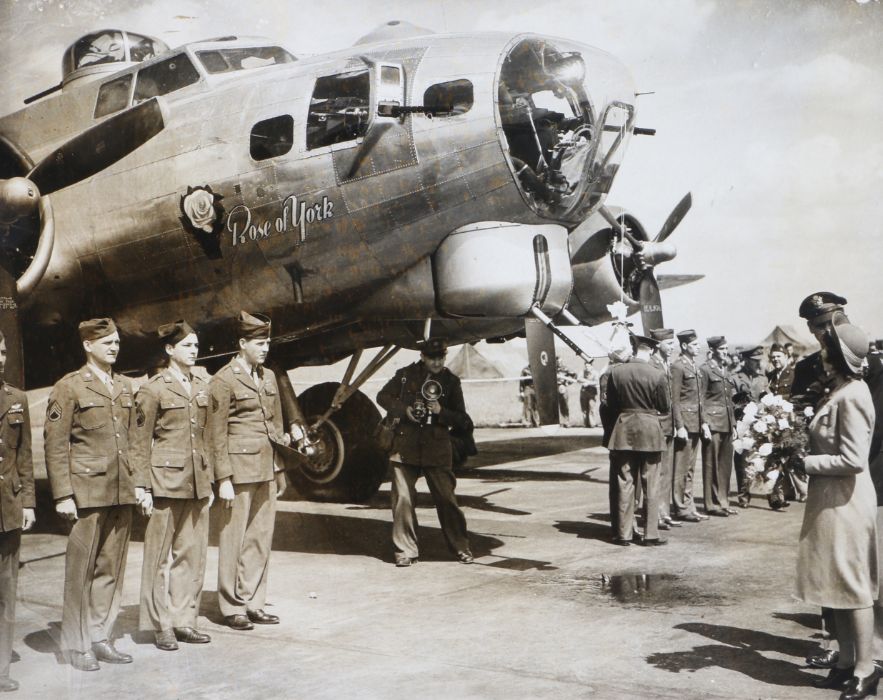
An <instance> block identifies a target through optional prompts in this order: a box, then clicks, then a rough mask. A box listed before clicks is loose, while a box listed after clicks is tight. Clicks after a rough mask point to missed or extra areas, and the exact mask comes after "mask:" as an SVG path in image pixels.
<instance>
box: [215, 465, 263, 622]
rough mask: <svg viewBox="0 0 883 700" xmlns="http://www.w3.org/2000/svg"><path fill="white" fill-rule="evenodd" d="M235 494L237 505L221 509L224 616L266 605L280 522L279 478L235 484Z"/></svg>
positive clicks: (220, 587)
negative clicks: (275, 530) (275, 527)
mask: <svg viewBox="0 0 883 700" xmlns="http://www.w3.org/2000/svg"><path fill="white" fill-rule="evenodd" d="M233 493H234V498H233V507H232V508H225V507H223V505H222V507H221V509H220V510H221V518H220V520H221V532H220V535H219V537H218V605H219V606H220V608H221V614H222V615H224V616H229V615H244V614H245V613H246V611H247V610H260V609H261V608H263V607H264V604H265V603H266V601H267V572H268V570H269V568H270V550H271V547H272V543H273V527H274V525H275V522H276V482H275V480H274V481H261V482H258V483H253V484H233Z"/></svg>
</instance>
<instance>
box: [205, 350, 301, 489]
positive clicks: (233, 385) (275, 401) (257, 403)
mask: <svg viewBox="0 0 883 700" xmlns="http://www.w3.org/2000/svg"><path fill="white" fill-rule="evenodd" d="M209 389H210V392H211V404H212V406H211V409H212V411H211V415H210V417H209V421H208V426H209V444H210V445H211V447H210V457H209V459H210V460H211V462H212V465H213V466H214V476H215V480H216V481H220V480H221V479H226V478H228V477H232V479H233V483H234V484H251V483H257V482H262V481H271V480H272V479H273V478H274V458H273V445H274V443H277V442H278V443H280V444H282V441H283V436H284V434H285V430H284V428H283V426H282V403H281V401H280V399H279V385H278V384H277V383H276V375H275V374H273V372H272V370H269V369H266V368H264V370H263V378H262V381H261V385H260V387H258V386H257V385H256V384H255V382H254V380H253V379H252V377H251V376H250V375H249V374H248V372H247V371H246V369H245V368H244V367H243V365H242V363H241V362H240V361H239V360H238V358H233V359H232V360H231V361H230V362H229V363H228V364H226V365H224V366H223V367H222V368H221V369H220V370H218V373H217V374H216V375H215V376H214V377H212V380H211V382H210V384H209Z"/></svg>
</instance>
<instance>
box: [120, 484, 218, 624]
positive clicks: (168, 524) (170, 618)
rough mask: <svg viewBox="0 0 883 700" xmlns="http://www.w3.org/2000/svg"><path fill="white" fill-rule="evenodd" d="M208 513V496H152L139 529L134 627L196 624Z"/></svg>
mask: <svg viewBox="0 0 883 700" xmlns="http://www.w3.org/2000/svg"><path fill="white" fill-rule="evenodd" d="M208 513H209V508H208V498H202V499H199V500H197V499H193V498H164V497H162V496H157V497H156V498H155V499H154V501H153V513H152V514H151V515H150V521H149V522H148V523H147V531H146V532H145V533H144V564H143V566H142V568H141V610H140V615H139V621H138V628H139V629H140V630H142V631H148V630H153V631H156V632H159V631H162V630H170V629H172V628H173V627H196V618H197V616H198V615H199V600H200V598H201V597H202V584H203V579H204V578H205V558H206V550H207V549H208V524H209V517H208ZM170 554H171V561H170V560H169V555H170Z"/></svg>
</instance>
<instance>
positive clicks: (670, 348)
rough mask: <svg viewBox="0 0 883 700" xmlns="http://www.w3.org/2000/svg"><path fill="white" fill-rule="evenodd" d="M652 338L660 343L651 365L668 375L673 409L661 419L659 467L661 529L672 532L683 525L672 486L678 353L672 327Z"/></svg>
mask: <svg viewBox="0 0 883 700" xmlns="http://www.w3.org/2000/svg"><path fill="white" fill-rule="evenodd" d="M650 337H651V338H653V340H655V341H656V342H657V346H656V349H655V350H654V351H653V354H652V355H651V356H650V364H651V365H653V366H654V367H656V369H658V370H661V371H662V373H663V374H665V383H666V386H667V387H668V400H669V403H670V404H671V405H672V410H670V411H669V412H668V414H666V415H665V416H663V417H662V418H660V419H659V422H660V424H661V425H662V432H663V434H664V435H665V451H664V452H663V453H662V463H661V464H660V467H659V495H658V500H659V529H660V530H670V529H671V528H672V527H680V526H681V523H680V522H679V521H677V520H674V519H673V518H672V517H671V502H672V484H673V482H674V408H673V407H674V401H672V393H671V359H672V355H673V354H674V351H675V342H676V341H675V332H674V331H673V330H672V329H671V328H658V329H655V330H652V331H650Z"/></svg>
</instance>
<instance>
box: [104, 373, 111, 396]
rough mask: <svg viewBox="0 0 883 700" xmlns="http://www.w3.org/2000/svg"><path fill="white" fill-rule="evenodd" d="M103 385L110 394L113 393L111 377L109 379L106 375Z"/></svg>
mask: <svg viewBox="0 0 883 700" xmlns="http://www.w3.org/2000/svg"><path fill="white" fill-rule="evenodd" d="M104 383H105V384H106V385H107V390H108V391H109V392H110V393H111V394H112V393H113V377H111V376H110V375H109V374H108V375H107V379H105V380H104Z"/></svg>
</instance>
